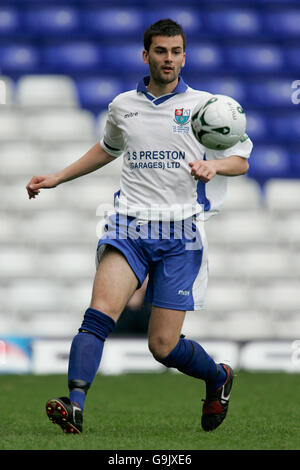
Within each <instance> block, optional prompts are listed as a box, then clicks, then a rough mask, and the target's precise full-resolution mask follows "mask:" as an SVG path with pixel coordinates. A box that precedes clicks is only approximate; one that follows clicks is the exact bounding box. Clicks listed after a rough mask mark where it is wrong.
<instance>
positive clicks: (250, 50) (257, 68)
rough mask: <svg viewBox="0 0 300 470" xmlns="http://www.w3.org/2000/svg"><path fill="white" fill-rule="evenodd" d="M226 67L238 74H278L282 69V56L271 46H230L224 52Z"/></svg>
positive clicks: (277, 49)
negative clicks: (236, 71)
mask: <svg viewBox="0 0 300 470" xmlns="http://www.w3.org/2000/svg"><path fill="white" fill-rule="evenodd" d="M226 56H227V60H228V62H227V66H228V68H229V69H230V68H234V69H236V70H238V71H239V72H245V73H251V72H270V73H272V72H279V71H281V70H282V68H283V63H284V61H283V55H282V51H281V49H280V48H279V47H276V46H273V45H269V44H266V45H261V44H259V45H255V44H252V45H248V46H231V47H228V48H227V50H226Z"/></svg>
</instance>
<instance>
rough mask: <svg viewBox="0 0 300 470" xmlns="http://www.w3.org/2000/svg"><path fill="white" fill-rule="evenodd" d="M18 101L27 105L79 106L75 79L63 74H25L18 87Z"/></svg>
mask: <svg viewBox="0 0 300 470" xmlns="http://www.w3.org/2000/svg"><path fill="white" fill-rule="evenodd" d="M16 103H17V104H18V105H20V106H27V107H36V106H40V107H47V108H52V107H57V108H60V107H77V106H78V105H79V100H78V97H77V90H76V87H75V84H74V82H73V80H72V79H71V78H70V77H67V76H63V75H61V76H60V75H25V76H23V77H21V78H20V79H19V81H18V83H17V87H16Z"/></svg>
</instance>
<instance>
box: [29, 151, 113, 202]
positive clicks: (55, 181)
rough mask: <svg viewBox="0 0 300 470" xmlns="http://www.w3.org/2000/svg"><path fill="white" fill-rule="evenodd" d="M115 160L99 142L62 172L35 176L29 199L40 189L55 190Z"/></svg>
mask: <svg viewBox="0 0 300 470" xmlns="http://www.w3.org/2000/svg"><path fill="white" fill-rule="evenodd" d="M113 160H115V157H113V156H111V155H109V154H108V153H107V152H106V151H105V150H104V149H103V147H102V146H101V144H100V143H99V142H98V143H97V144H95V145H94V146H93V147H92V148H90V150H88V151H87V153H85V154H84V155H83V156H82V157H81V158H79V160H76V161H75V162H74V163H72V164H71V165H69V166H68V167H66V168H64V169H63V170H61V171H60V172H58V173H56V174H52V175H37V176H33V177H32V178H31V180H30V181H29V183H28V184H27V186H26V189H27V192H28V196H29V199H31V198H35V196H37V195H38V194H39V192H40V189H43V188H55V187H56V186H58V185H59V184H62V183H65V182H67V181H71V180H73V179H75V178H79V177H80V176H83V175H87V174H88V173H92V172H93V171H96V170H98V169H99V168H101V167H102V166H104V165H107V163H110V162H111V161H113Z"/></svg>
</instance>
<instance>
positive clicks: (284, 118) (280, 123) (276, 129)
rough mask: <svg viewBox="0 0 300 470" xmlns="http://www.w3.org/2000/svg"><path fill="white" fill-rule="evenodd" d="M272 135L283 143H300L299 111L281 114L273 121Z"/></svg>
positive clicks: (273, 118)
mask: <svg viewBox="0 0 300 470" xmlns="http://www.w3.org/2000/svg"><path fill="white" fill-rule="evenodd" d="M271 131H272V135H273V136H276V138H277V139H279V140H281V141H282V143H284V144H286V142H289V143H293V142H297V143H299V141H300V114H299V112H298V110H295V112H290V113H281V115H280V116H278V115H275V116H273V117H272V119H271Z"/></svg>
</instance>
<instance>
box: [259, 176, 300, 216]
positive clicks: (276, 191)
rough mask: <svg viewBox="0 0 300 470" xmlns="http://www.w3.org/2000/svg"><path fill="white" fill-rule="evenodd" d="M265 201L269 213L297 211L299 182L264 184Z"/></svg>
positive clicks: (276, 181)
mask: <svg viewBox="0 0 300 470" xmlns="http://www.w3.org/2000/svg"><path fill="white" fill-rule="evenodd" d="M265 201H266V205H267V208H268V209H270V210H271V211H283V212H288V211H290V210H299V208H300V182H299V180H298V179H296V180H270V181H269V182H268V183H267V184H266V192H265Z"/></svg>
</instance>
